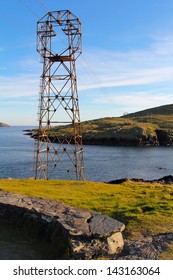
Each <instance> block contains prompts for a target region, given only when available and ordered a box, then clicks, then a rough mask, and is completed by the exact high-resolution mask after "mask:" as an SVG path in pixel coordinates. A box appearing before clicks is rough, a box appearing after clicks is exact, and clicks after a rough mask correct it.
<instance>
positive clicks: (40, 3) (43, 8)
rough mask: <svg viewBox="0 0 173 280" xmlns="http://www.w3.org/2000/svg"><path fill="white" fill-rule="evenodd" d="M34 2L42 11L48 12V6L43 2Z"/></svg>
mask: <svg viewBox="0 0 173 280" xmlns="http://www.w3.org/2000/svg"><path fill="white" fill-rule="evenodd" d="M35 2H36V4H37V5H38V6H39V7H40V8H41V9H42V10H43V12H45V13H48V12H49V10H48V8H47V7H46V6H45V5H44V4H43V2H42V1H41V0H35Z"/></svg>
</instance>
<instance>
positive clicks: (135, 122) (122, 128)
mask: <svg viewBox="0 0 173 280" xmlns="http://www.w3.org/2000/svg"><path fill="white" fill-rule="evenodd" d="M81 128H82V137H83V143H84V144H94V145H117V146H119V145H121V146H127V145H132V146H138V145H144V146H145V145H148V146H149V145H153V146H154V145H156V146H159V145H173V105H172V104H171V105H165V106H160V107H156V108H152V109H148V110H144V111H140V112H136V113H134V114H128V115H126V116H123V117H119V118H118V117H112V118H101V119H95V120H90V121H85V122H82V123H81ZM44 134H45V131H44ZM49 135H50V137H52V136H53V135H55V136H56V137H57V142H58V141H59V139H60V140H62V139H64V137H66V138H67V139H69V142H71V141H72V140H71V139H73V129H72V127H71V126H69V125H68V126H57V127H54V128H52V130H51V132H50V133H49ZM54 141H55V142H56V140H54Z"/></svg>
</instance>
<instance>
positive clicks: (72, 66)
mask: <svg viewBox="0 0 173 280" xmlns="http://www.w3.org/2000/svg"><path fill="white" fill-rule="evenodd" d="M81 37H82V33H81V22H80V20H79V19H78V18H77V17H76V16H75V15H74V14H73V13H71V12H70V11H69V10H62V11H56V12H49V13H47V14H46V15H45V16H44V17H43V18H41V19H40V20H39V21H38V23H37V51H38V53H39V54H40V55H41V59H42V62H43V72H42V75H41V81H40V99H39V103H40V104H39V130H38V137H37V140H36V146H37V148H36V168H35V179H50V178H63V176H64V175H63V174H64V173H66V172H67V173H68V175H69V177H70V178H71V179H77V180H84V179H85V175H84V158H83V147H82V135H81V128H80V112H79V104H78V92H77V79H76V63H75V62H76V59H77V58H78V56H79V55H80V54H81V52H82V49H81ZM64 125H66V129H65V130H64ZM57 126H58V129H59V130H60V129H62V131H63V132H62V134H59V133H58V134H57V131H56V130H57Z"/></svg>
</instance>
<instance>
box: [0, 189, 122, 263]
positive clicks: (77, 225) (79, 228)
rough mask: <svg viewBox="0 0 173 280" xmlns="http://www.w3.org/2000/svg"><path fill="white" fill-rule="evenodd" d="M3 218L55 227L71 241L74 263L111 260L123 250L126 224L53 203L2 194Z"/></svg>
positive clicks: (23, 196)
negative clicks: (77, 261)
mask: <svg viewBox="0 0 173 280" xmlns="http://www.w3.org/2000/svg"><path fill="white" fill-rule="evenodd" d="M0 216H1V217H5V218H6V219H14V218H16V217H18V218H19V219H21V218H22V219H23V218H25V219H31V220H32V221H35V222H36V223H37V221H42V222H43V223H45V226H46V224H52V225H54V226H55V228H56V229H57V228H58V229H59V230H60V231H61V233H62V234H63V236H66V238H67V239H68V241H69V246H70V248H71V252H72V255H73V258H74V259H93V258H96V257H100V256H111V258H112V257H113V256H115V255H116V254H118V253H120V252H121V251H122V249H123V246H124V241H123V237H122V231H123V230H124V229H125V226H124V224H123V223H121V222H119V221H117V220H115V219H112V218H110V217H108V216H104V215H101V214H99V213H96V212H92V211H88V210H85V209H79V208H75V207H70V206H67V205H65V204H63V203H59V202H56V201H53V200H48V199H43V198H36V197H29V196H25V195H19V194H13V193H8V192H0Z"/></svg>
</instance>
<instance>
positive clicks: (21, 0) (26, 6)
mask: <svg viewBox="0 0 173 280" xmlns="http://www.w3.org/2000/svg"><path fill="white" fill-rule="evenodd" d="M19 2H20V3H21V4H22V5H23V6H24V7H25V8H26V9H27V10H28V11H30V12H31V13H32V14H33V15H34V16H35V17H37V18H39V16H38V14H36V13H35V12H34V11H33V10H32V9H31V8H30V7H29V6H28V5H27V4H26V3H24V2H23V0H19Z"/></svg>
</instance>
